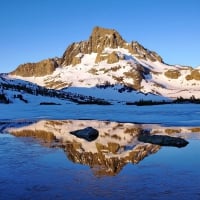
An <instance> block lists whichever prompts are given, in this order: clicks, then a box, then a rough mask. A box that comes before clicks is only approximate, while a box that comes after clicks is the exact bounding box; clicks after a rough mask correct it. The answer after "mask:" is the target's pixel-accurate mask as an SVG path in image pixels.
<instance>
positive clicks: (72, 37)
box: [0, 0, 200, 72]
mask: <svg viewBox="0 0 200 200" xmlns="http://www.w3.org/2000/svg"><path fill="white" fill-rule="evenodd" d="M199 9H200V1H199V0H0V27H1V28H0V72H9V71H11V70H13V69H15V68H16V67H17V66H18V65H19V64H22V63H26V62H37V61H40V60H42V59H46V58H50V57H55V56H58V57H60V56H62V54H63V53H64V51H65V49H66V48H67V46H68V45H69V44H71V43H72V42H78V41H81V40H87V39H88V38H89V35H90V34H91V31H92V29H93V27H94V26H102V27H105V28H112V29H116V30H117V31H118V32H119V33H120V34H121V35H122V37H123V38H124V39H125V40H126V41H128V42H130V41H132V40H136V41H138V42H139V43H141V44H142V45H143V46H145V47H146V48H148V49H150V50H153V51H156V52H157V53H158V54H160V55H161V56H162V57H163V59H164V61H165V62H167V63H169V64H182V65H191V66H193V67H196V66H197V65H200V56H199V54H200V53H199V52H200V50H199V49H200V12H199Z"/></svg>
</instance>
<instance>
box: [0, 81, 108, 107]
mask: <svg viewBox="0 0 200 200" xmlns="http://www.w3.org/2000/svg"><path fill="white" fill-rule="evenodd" d="M0 87H1V96H0V102H1V101H2V103H5V102H6V103H11V101H10V100H9V99H8V98H6V95H5V94H4V92H3V91H4V90H10V91H17V92H21V93H27V94H31V95H35V96H38V95H41V96H46V97H55V98H58V99H62V100H69V101H72V102H75V103H79V104H86V103H87V104H99V105H109V104H110V103H109V102H107V101H105V100H104V99H100V98H95V97H92V96H84V95H80V94H74V93H71V92H65V91H62V90H54V89H47V88H45V87H41V86H38V85H31V84H26V85H25V84H8V83H1V85H0ZM14 98H19V99H20V100H22V101H24V102H25V103H28V102H26V100H25V99H24V98H23V96H22V94H20V95H14ZM5 99H6V100H5Z"/></svg>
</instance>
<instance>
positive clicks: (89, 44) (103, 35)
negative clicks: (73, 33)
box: [62, 27, 163, 66]
mask: <svg viewBox="0 0 200 200" xmlns="http://www.w3.org/2000/svg"><path fill="white" fill-rule="evenodd" d="M106 47H109V48H112V49H116V48H118V47H120V48H125V49H128V50H129V52H130V53H132V54H133V55H135V56H136V57H137V58H140V59H144V60H147V59H149V60H151V61H152V62H155V61H159V62H163V60H162V58H161V57H160V56H159V55H158V54H157V53H155V52H153V51H149V50H148V49H145V48H144V47H143V46H142V45H140V44H139V43H138V42H131V43H127V42H126V41H125V40H124V39H123V38H122V37H121V36H120V34H119V33H118V32H117V31H116V30H113V29H105V28H101V27H95V28H94V29H93V31H92V34H91V36H90V38H89V40H87V41H81V42H78V43H73V44H71V45H70V46H69V47H68V48H67V50H66V51H65V53H64V54H63V57H62V65H64V66H67V65H71V64H72V65H73V59H74V58H75V57H76V56H77V55H78V54H79V53H83V54H90V53H92V52H94V53H98V54H97V58H96V61H95V62H96V63H98V62H101V61H103V60H106V59H107V57H106V56H105V55H102V51H103V50H104V49H105V48H106ZM112 56H113V55H112ZM108 63H110V62H109V61H108Z"/></svg>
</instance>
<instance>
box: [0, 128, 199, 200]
mask: <svg viewBox="0 0 200 200" xmlns="http://www.w3.org/2000/svg"><path fill="white" fill-rule="evenodd" d="M54 126H55V124H54ZM102 138H103V137H102ZM112 139H113V138H112ZM114 139H117V138H114ZM68 141H69V139H68ZM188 141H189V144H188V145H187V146H186V147H184V148H176V147H161V148H159V149H157V151H155V152H154V153H152V152H151V153H150V154H149V155H148V156H145V157H144V158H143V157H142V159H141V160H140V161H139V162H137V163H126V165H123V167H122V168H121V169H120V170H119V171H118V172H117V173H114V174H110V175H108V174H107V175H106V174H104V175H102V174H101V175H99V174H98V173H96V172H95V169H94V166H93V167H91V166H90V165H88V164H80V162H79V163H78V162H75V160H73V162H72V161H71V160H70V159H69V152H67V151H66V149H65V150H64V149H63V148H59V147H54V148H52V147H49V144H48V143H42V142H41V141H40V140H39V141H38V140H36V139H33V138H30V137H15V136H13V135H10V134H7V133H3V134H0V162H1V164H0V199H1V200H4V199H10V200H12V199H20V200H21V199H22V200H25V199H50V200H51V199H200V159H199V152H200V140H199V137H191V138H188ZM85 148H86V147H85ZM77 152H78V151H77ZM77 152H75V153H76V154H77ZM71 153H72V152H71ZM122 154H123V155H124V152H122ZM123 155H122V157H123ZM76 156H77V155H76ZM89 156H91V154H89ZM107 156H108V155H107ZM86 163H87V162H86ZM97 171H98V170H97Z"/></svg>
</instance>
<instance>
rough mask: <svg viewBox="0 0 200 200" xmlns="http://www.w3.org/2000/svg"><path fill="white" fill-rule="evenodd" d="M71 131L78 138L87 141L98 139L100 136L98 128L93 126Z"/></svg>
mask: <svg viewBox="0 0 200 200" xmlns="http://www.w3.org/2000/svg"><path fill="white" fill-rule="evenodd" d="M70 133H71V134H72V135H75V136H76V137H78V138H83V139H85V140H87V141H93V140H96V139H97V137H98V136H99V132H98V130H96V129H94V128H92V127H87V128H84V129H80V130H76V131H71V132H70Z"/></svg>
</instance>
